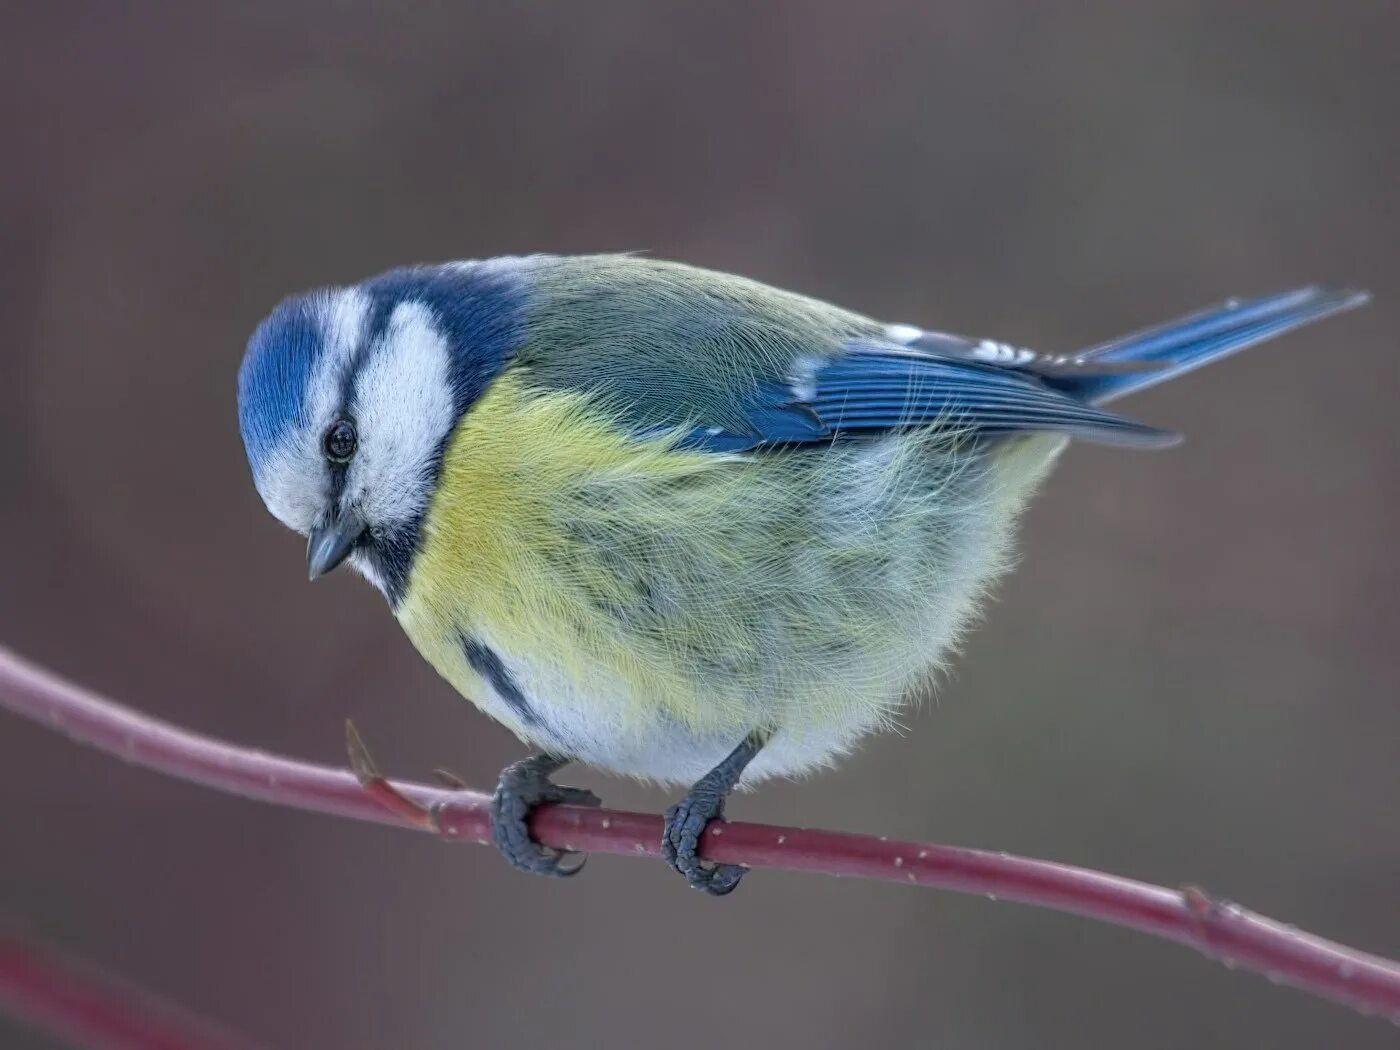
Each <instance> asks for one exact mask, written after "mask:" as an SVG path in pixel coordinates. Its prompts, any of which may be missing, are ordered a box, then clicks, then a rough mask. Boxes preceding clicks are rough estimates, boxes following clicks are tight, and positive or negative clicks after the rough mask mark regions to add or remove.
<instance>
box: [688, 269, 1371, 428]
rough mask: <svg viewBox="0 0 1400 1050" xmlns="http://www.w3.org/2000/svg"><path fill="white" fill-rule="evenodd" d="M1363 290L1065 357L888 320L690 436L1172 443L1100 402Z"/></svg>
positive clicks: (1142, 335) (1278, 298)
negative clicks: (951, 432)
mask: <svg viewBox="0 0 1400 1050" xmlns="http://www.w3.org/2000/svg"><path fill="white" fill-rule="evenodd" d="M1366 300H1367V296H1366V295H1365V293H1363V292H1353V291H1335V290H1332V289H1327V288H1320V287H1316V286H1311V287H1307V288H1299V289H1297V290H1294V291H1291V292H1283V293H1281V294H1278V295H1271V296H1265V297H1262V298H1259V299H1251V300H1246V301H1240V300H1230V301H1228V302H1225V303H1222V304H1220V305H1218V306H1214V307H1211V308H1209V309H1207V310H1202V311H1200V312H1199V313H1195V314H1191V315H1189V316H1187V317H1182V318H1178V319H1177V320H1175V321H1170V322H1168V323H1166V324H1164V325H1158V326H1156V327H1154V328H1149V329H1145V330H1143V331H1141V332H1136V333H1133V334H1132V335H1128V336H1123V337H1122V338H1120V339H1115V340H1113V341H1111V342H1108V343H1103V344H1100V345H1098V346H1095V347H1092V348H1090V349H1088V350H1084V351H1081V352H1079V353H1077V354H1069V355H1054V354H1043V353H1038V352H1036V351H1034V350H1026V349H1023V348H1021V347H1015V346H1008V345H1006V344H1004V343H995V342H991V341H990V340H985V339H984V340H980V341H979V340H972V339H966V338H964V337H962V336H957V335H949V334H946V333H942V332H926V331H923V330H921V329H918V328H915V327H912V326H910V325H890V326H889V327H888V328H887V329H886V330H885V335H886V339H885V340H883V341H872V342H862V343H854V344H851V345H849V346H847V347H846V348H845V349H844V351H843V352H841V353H839V354H837V355H835V356H831V357H824V358H805V359H799V360H798V361H796V362H794V364H793V369H792V372H793V374H792V375H790V376H788V377H787V378H786V381H785V382H778V381H763V382H759V383H758V384H757V385H756V386H755V387H754V389H753V391H752V393H751V395H750V397H749V400H748V402H747V403H746V404H745V405H744V406H743V407H744V411H745V416H746V418H747V425H746V426H744V427H739V428H734V427H730V428H719V427H709V428H705V429H696V430H693V431H691V432H690V433H689V434H688V435H687V437H686V439H685V444H686V445H687V446H688V447H697V448H705V449H710V450H713V451H745V450H749V449H756V448H761V447H765V446H775V445H792V444H807V443H811V442H818V441H834V440H838V439H841V438H855V437H869V436H874V435H878V434H883V433H887V432H889V431H892V430H900V429H905V428H909V427H923V426H932V425H939V426H945V427H949V428H952V429H955V430H959V431H963V432H966V433H969V434H972V435H975V436H984V437H999V436H1006V435H1010V434H1017V433H1025V432H1028V431H1042V432H1052V433H1061V434H1069V435H1072V436H1074V437H1078V438H1084V439H1087V440H1090V441H1097V442H1101V443H1104V444H1112V445H1134V446H1139V447H1156V446H1162V445H1170V444H1173V443H1175V442H1176V441H1177V440H1179V438H1178V436H1177V435H1176V434H1174V433H1172V432H1170V431H1165V430H1158V429H1157V428H1155V427H1149V426H1145V425H1143V424H1141V423H1136V422H1133V421H1132V420H1130V419H1126V418H1124V417H1123V416H1119V415H1114V414H1113V413H1110V412H1105V411H1104V410H1103V409H1101V408H1098V407H1096V406H1097V405H1099V404H1101V403H1103V402H1104V401H1108V400H1110V399H1112V398H1115V397H1120V396H1122V395H1123V394H1127V393H1132V392H1133V391H1136V390H1141V389H1144V388H1146V387H1149V386H1152V385H1154V384H1156V383H1160V382H1163V381H1165V380H1167V379H1174V378H1175V377H1176V376H1179V375H1182V374H1184V373H1186V372H1189V371H1191V370H1192V369H1195V368H1198V367H1200V366H1201V365H1203V364H1205V363H1206V362H1208V361H1213V360H1216V359H1218V358H1221V357H1224V356H1226V355H1228V354H1232V353H1235V352H1237V351H1239V350H1242V349H1244V348H1245V347H1248V346H1253V345H1254V344H1255V343H1259V342H1263V341H1264V340H1266V339H1270V338H1272V337H1274V336H1277V335H1281V334H1282V333H1284V332H1287V331H1289V330H1291V329H1293V328H1297V327H1299V326H1301V325H1304V324H1308V323H1310V322H1312V321H1316V320H1320V319H1321V318H1323V317H1327V316H1329V315H1331V314H1334V313H1338V312H1340V311H1343V310H1348V309H1351V308H1352V307H1355V306H1359V305H1361V304H1362V303H1364V302H1366Z"/></svg>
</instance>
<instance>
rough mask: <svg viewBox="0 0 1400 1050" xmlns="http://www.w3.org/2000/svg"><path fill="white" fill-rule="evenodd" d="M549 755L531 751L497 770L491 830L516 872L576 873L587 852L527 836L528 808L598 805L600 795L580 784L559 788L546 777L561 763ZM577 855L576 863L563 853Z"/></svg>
mask: <svg viewBox="0 0 1400 1050" xmlns="http://www.w3.org/2000/svg"><path fill="white" fill-rule="evenodd" d="M567 762H568V759H564V758H559V757H557V756H555V755H533V756H531V757H530V758H527V759H523V760H522V761H520V762H515V763H512V764H511V765H508V766H506V768H505V769H503V770H501V779H500V780H499V782H498V783H497V784H496V793H495V795H493V796H492V798H491V834H492V838H493V839H494V840H495V843H496V848H497V849H498V850H500V852H501V855H502V856H503V857H505V858H506V860H508V861H510V863H511V864H512V865H514V866H515V867H517V868H519V869H520V870H521V871H528V872H530V873H532V874H534V875H552V876H554V877H556V878H567V877H568V876H570V875H577V874H578V873H579V871H580V870H581V869H582V868H583V864H584V861H585V860H586V859H587V857H586V856H585V855H584V854H581V853H571V852H569V851H568V850H561V849H555V848H553V847H552V846H542V845H540V843H538V842H536V841H535V840H534V839H533V838H531V837H530V813H531V812H532V811H533V810H534V808H535V807H536V806H543V805H551V804H563V805H567V806H600V805H602V799H600V798H599V797H598V796H597V795H595V794H593V792H591V791H586V790H584V789H583V788H571V787H560V786H559V785H558V784H556V783H554V782H553V781H552V780H550V779H549V776H550V774H551V773H553V772H555V771H556V770H557V769H559V768H560V767H562V766H564V765H565V764H567ZM571 857H577V858H579V859H578V860H577V862H573V861H570V859H569V858H571Z"/></svg>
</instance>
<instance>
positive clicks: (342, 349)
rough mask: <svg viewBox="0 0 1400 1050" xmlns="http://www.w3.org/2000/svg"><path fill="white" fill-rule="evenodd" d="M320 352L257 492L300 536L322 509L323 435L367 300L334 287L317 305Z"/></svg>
mask: <svg viewBox="0 0 1400 1050" xmlns="http://www.w3.org/2000/svg"><path fill="white" fill-rule="evenodd" d="M315 309H316V311H317V313H318V315H319V316H318V319H319V321H320V325H321V332H322V334H321V340H322V352H321V355H320V357H319V359H318V360H317V362H316V367H315V369H314V370H313V371H312V373H311V377H310V379H309V380H308V381H307V386H306V401H305V403H304V404H303V406H302V413H301V418H300V419H299V420H298V421H297V424H296V425H295V426H293V427H292V428H291V429H289V430H288V431H287V433H286V434H285V435H284V436H283V437H282V440H281V441H279V442H278V443H277V446H276V447H275V448H274V449H273V450H272V451H271V452H270V453H269V454H268V456H267V460H266V462H265V465H264V466H263V469H262V470H261V472H260V473H259V475H258V477H257V478H255V479H254V483H255V484H256V486H257V489H258V494H259V495H260V496H262V498H263V502H264V503H266V504H267V509H268V510H269V511H271V512H272V514H273V516H274V517H276V518H277V519H278V520H279V521H281V522H282V524H284V525H286V526H287V527H288V528H289V529H292V530H294V531H296V532H300V533H302V534H303V535H305V534H306V533H308V532H310V531H311V527H312V526H313V525H314V524H315V523H316V519H317V518H318V517H320V515H321V513H322V511H323V510H324V509H325V505H326V500H327V498H328V485H329V478H328V476H327V473H326V468H325V453H324V452H323V451H322V449H321V435H322V434H323V433H325V430H326V427H327V426H329V425H330V422H331V420H332V418H334V416H335V413H336V412H337V411H338V410H339V408H340V401H341V392H342V388H343V386H344V381H345V376H346V372H347V371H348V369H349V368H350V365H351V362H352V361H353V360H354V357H355V351H356V349H357V348H358V347H359V345H360V340H361V338H362V337H363V333H364V328H365V322H366V320H367V319H368V317H369V310H370V301H369V297H368V296H366V295H365V294H364V293H363V292H360V291H358V290H356V289H354V288H343V289H337V290H336V291H334V292H329V293H327V294H326V295H324V296H322V297H321V298H319V299H318V300H317V302H316V303H315Z"/></svg>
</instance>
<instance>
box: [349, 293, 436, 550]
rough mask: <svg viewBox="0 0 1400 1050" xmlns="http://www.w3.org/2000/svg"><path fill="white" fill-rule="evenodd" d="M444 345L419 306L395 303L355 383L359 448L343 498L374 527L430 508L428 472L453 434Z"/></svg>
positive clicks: (426, 310)
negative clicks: (428, 506) (436, 454)
mask: <svg viewBox="0 0 1400 1050" xmlns="http://www.w3.org/2000/svg"><path fill="white" fill-rule="evenodd" d="M449 360H450V359H449V356H448V347H447V339H446V337H445V336H444V335H443V334H442V332H441V331H440V330H439V328H438V326H437V324H436V323H435V322H434V316H433V313H432V311H431V310H430V309H429V308H428V307H427V306H425V305H423V304H422V303H415V302H407V303H401V304H400V305H399V306H397V307H396V308H395V309H394V312H393V314H391V315H390V317H389V324H388V327H387V329H386V330H385V333H384V338H383V340H382V342H381V343H380V344H379V345H377V346H375V347H373V348H371V351H370V356H369V360H368V361H366V363H365V365H364V368H363V369H362V371H361V372H360V374H359V376H358V377H357V378H356V382H355V409H354V412H355V417H356V419H355V423H356V426H357V428H358V430H359V433H360V447H359V451H357V452H356V454H355V458H354V460H352V461H351V464H350V473H349V475H348V477H347V479H346V489H345V500H346V502H347V503H350V504H356V505H358V506H359V507H360V509H361V511H362V513H363V514H364V515H365V517H366V518H367V519H368V520H369V521H371V522H374V523H380V524H385V525H393V524H396V523H399V522H404V521H409V520H411V519H413V518H415V517H416V516H417V515H418V514H420V513H421V512H422V511H423V509H424V508H425V507H426V506H427V502H428V484H429V481H430V478H429V477H428V467H429V465H430V464H431V463H432V462H433V458H434V454H435V453H436V452H437V448H438V444H439V443H440V442H441V441H442V439H443V438H444V437H446V436H447V433H448V432H449V431H450V430H451V429H452V424H453V422H454V420H455V419H456V409H455V405H454V403H453V400H452V384H451V374H450V369H449Z"/></svg>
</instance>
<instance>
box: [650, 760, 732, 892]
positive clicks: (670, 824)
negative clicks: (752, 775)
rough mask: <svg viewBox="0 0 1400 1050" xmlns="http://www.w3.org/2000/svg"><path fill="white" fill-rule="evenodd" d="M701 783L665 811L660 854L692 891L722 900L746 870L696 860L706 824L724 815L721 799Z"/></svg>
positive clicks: (698, 857) (698, 856) (729, 865)
mask: <svg viewBox="0 0 1400 1050" xmlns="http://www.w3.org/2000/svg"><path fill="white" fill-rule="evenodd" d="M703 783H704V782H703V781H702V782H701V784H697V785H696V786H695V789H693V790H692V791H691V792H690V794H688V795H686V796H685V798H683V799H681V800H680V801H679V802H677V803H676V804H675V805H674V806H672V807H671V808H670V809H668V810H667V811H666V827H665V830H664V831H663V833H662V837H661V855H662V856H664V857H665V858H666V863H667V864H669V865H671V867H672V868H674V869H675V870H676V871H678V872H680V873H681V874H682V875H684V876H685V878H686V881H687V882H689V883H690V886H691V888H692V889H697V890H704V891H705V892H706V893H708V894H709V895H710V896H712V897H723V896H724V895H725V894H726V893H729V892H730V891H731V890H733V889H734V887H735V886H737V885H739V880H740V879H741V878H743V877H744V872H746V871H748V870H749V869H748V868H746V867H744V866H743V865H742V864H707V863H706V862H704V861H702V860H701V859H700V836H701V835H703V834H704V833H705V828H706V826H707V825H708V824H709V823H710V821H712V820H719V819H721V818H723V816H724V796H722V795H718V794H716V793H715V792H713V791H703V790H701V786H702V785H703Z"/></svg>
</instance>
